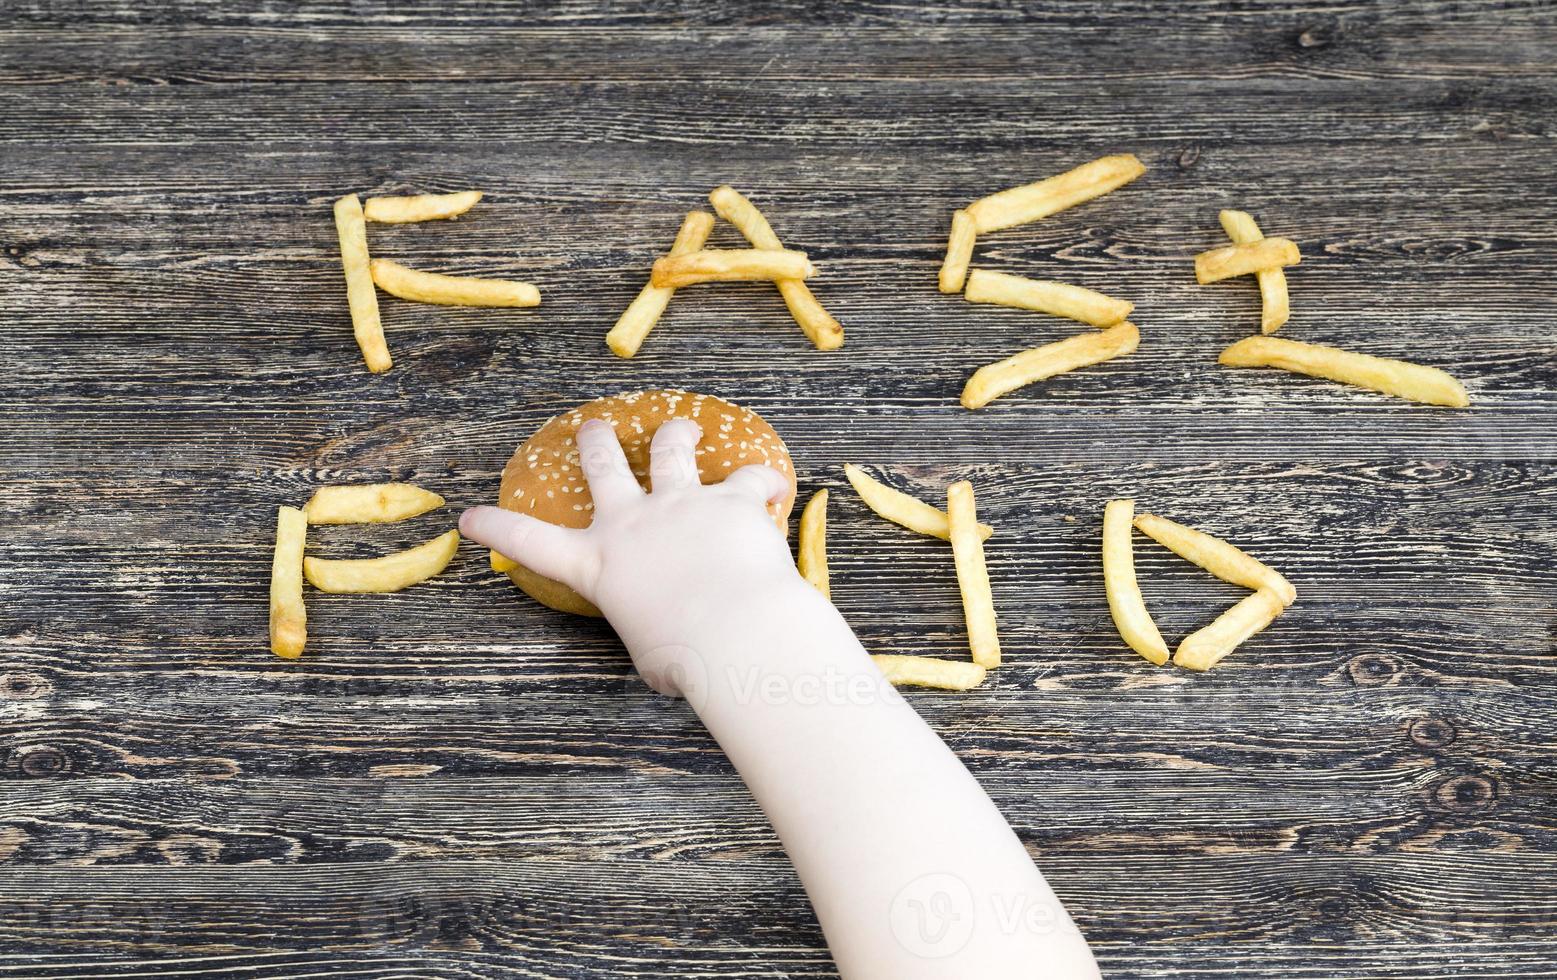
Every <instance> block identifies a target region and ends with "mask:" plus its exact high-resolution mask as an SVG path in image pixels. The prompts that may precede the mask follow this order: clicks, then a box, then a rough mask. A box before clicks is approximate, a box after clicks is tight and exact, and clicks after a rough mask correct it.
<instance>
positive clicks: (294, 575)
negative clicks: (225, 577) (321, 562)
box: [270, 507, 308, 660]
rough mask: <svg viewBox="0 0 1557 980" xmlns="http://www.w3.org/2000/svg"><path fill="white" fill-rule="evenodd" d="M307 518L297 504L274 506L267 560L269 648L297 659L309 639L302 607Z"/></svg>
mask: <svg viewBox="0 0 1557 980" xmlns="http://www.w3.org/2000/svg"><path fill="white" fill-rule="evenodd" d="M307 538H308V519H307V518H306V517H304V516H303V512H302V511H300V510H298V509H297V508H296V507H280V508H277V510H276V553H275V556H274V557H273V558H272V559H271V564H270V652H271V653H274V654H275V655H276V656H278V657H285V658H286V659H288V660H296V659H297V658H298V657H301V656H302V655H303V646H304V644H306V643H307V642H308V613H307V611H306V610H304V608H303V544H304V542H305V541H306V540H307Z"/></svg>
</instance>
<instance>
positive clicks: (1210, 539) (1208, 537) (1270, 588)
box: [1135, 514, 1297, 606]
mask: <svg viewBox="0 0 1557 980" xmlns="http://www.w3.org/2000/svg"><path fill="white" fill-rule="evenodd" d="M1135 526H1136V528H1137V529H1138V530H1139V531H1140V532H1141V533H1142V534H1144V535H1146V536H1147V537H1149V538H1151V539H1152V540H1153V541H1155V542H1157V543H1158V544H1160V545H1162V546H1163V547H1164V548H1167V549H1168V550H1169V551H1171V552H1173V553H1174V554H1176V555H1178V556H1179V557H1180V558H1186V559H1188V560H1189V561H1192V562H1194V563H1195V564H1196V565H1199V566H1200V567H1201V568H1204V569H1205V570H1206V571H1208V572H1210V573H1211V574H1212V575H1215V576H1216V577H1217V578H1219V579H1221V580H1222V581H1224V582H1231V583H1233V584H1234V585H1241V586H1243V587H1244V588H1246V589H1256V590H1264V591H1266V592H1269V593H1270V594H1271V595H1274V596H1275V597H1276V598H1278V599H1280V600H1281V602H1282V605H1286V606H1290V605H1291V604H1292V603H1293V602H1294V601H1295V600H1296V599H1297V590H1296V589H1294V588H1293V587H1292V583H1291V582H1288V581H1287V580H1286V578H1285V577H1284V576H1283V575H1282V574H1281V573H1280V572H1278V571H1276V570H1275V569H1274V568H1271V567H1270V566H1269V565H1267V564H1265V563H1264V562H1262V561H1260V560H1259V559H1257V558H1255V557H1254V556H1252V555H1250V554H1248V553H1247V552H1245V551H1243V550H1242V549H1240V548H1237V547H1235V546H1233V545H1232V544H1230V543H1229V542H1227V541H1223V540H1222V539H1221V538H1219V537H1216V536H1215V535H1212V534H1207V533H1206V532H1204V531H1197V530H1195V529H1194V528H1192V527H1185V526H1184V525H1183V524H1180V523H1178V522H1177V521H1170V520H1168V519H1167V518H1166V517H1158V516H1157V515H1155V514H1141V515H1140V516H1138V517H1136V519H1135Z"/></svg>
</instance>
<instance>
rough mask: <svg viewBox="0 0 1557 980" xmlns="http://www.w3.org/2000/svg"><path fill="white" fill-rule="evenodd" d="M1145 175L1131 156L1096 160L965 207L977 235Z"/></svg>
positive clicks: (1060, 208) (1031, 218) (1040, 215)
mask: <svg viewBox="0 0 1557 980" xmlns="http://www.w3.org/2000/svg"><path fill="white" fill-rule="evenodd" d="M1145 172H1146V165H1145V164H1143V163H1141V161H1140V160H1137V159H1136V157H1135V154H1133V153H1120V154H1117V155H1115V156H1107V157H1099V158H1098V159H1096V160H1093V161H1092V162H1091V163H1083V164H1082V165H1081V166H1079V167H1077V168H1076V169H1074V170H1069V171H1066V172H1065V173H1062V174H1059V175H1058V176H1054V177H1050V178H1048V179H1047V180H1040V181H1038V182H1037V183H1034V184H1025V185H1023V186H1021V187H1013V188H1011V189H1010V190H1004V191H1001V192H1000V193H998V194H991V195H989V196H988V197H984V198H980V199H979V200H977V201H974V202H973V203H972V204H970V205H968V209H967V210H968V214H969V216H970V217H972V218H973V224H974V228H975V230H976V231H977V232H978V233H979V234H980V235H982V234H985V233H986V232H991V231H999V230H1000V229H1002V228H1012V227H1015V226H1016V225H1024V224H1026V223H1027V222H1029V221H1037V220H1038V219H1039V218H1047V217H1048V216H1049V215H1051V214H1055V213H1057V212H1059V211H1064V210H1065V209H1066V208H1072V207H1075V206H1076V205H1078V204H1081V203H1082V202H1084V201H1090V200H1092V199H1093V198H1094V197H1102V196H1103V195H1104V194H1107V193H1108V192H1109V191H1114V190H1118V189H1119V188H1121V187H1123V186H1124V185H1126V184H1128V183H1129V182H1130V181H1132V180H1134V179H1135V178H1137V177H1139V176H1141V174H1144V173H1145Z"/></svg>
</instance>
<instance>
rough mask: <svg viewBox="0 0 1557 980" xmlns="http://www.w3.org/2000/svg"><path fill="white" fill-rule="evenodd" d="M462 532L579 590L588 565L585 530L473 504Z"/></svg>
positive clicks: (462, 519) (465, 515)
mask: <svg viewBox="0 0 1557 980" xmlns="http://www.w3.org/2000/svg"><path fill="white" fill-rule="evenodd" d="M460 533H461V534H463V535H464V536H465V537H467V538H470V539H471V540H472V541H477V542H480V543H481V544H484V545H486V546H487V547H488V548H491V549H493V550H495V551H499V552H502V553H503V554H505V555H507V556H508V557H510V558H512V559H513V560H514V561H516V562H518V563H519V564H521V565H523V566H524V567H525V568H528V569H529V570H530V571H532V572H534V573H536V574H537V575H544V576H545V577H546V578H550V579H556V580H557V581H559V582H561V583H562V584H563V585H566V586H568V587H569V588H572V589H575V590H576V589H577V588H578V582H579V579H580V577H581V574H582V572H583V569H584V568H585V566H586V565H587V555H588V551H587V549H588V545H587V544H586V542H585V539H584V536H583V535H584V532H583V531H578V530H575V529H573V528H568V527H558V526H557V525H555V524H547V523H546V522H545V521H540V520H536V519H535V518H533V517H531V516H530V515H529V514H516V513H514V512H513V511H511V510H502V509H500V508H497V507H472V508H471V509H469V510H467V511H466V512H465V513H463V514H461V515H460Z"/></svg>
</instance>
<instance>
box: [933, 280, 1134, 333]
mask: <svg viewBox="0 0 1557 980" xmlns="http://www.w3.org/2000/svg"><path fill="white" fill-rule="evenodd" d="M962 295H963V297H964V298H966V299H967V301H968V302H970V303H993V304H995V305H996V306H1014V307H1016V308H1017V309H1022V310H1036V311H1038V312H1039V313H1049V314H1053V315H1054V316H1062V317H1065V318H1066V319H1069V320H1080V321H1081V322H1082V323H1089V324H1091V325H1092V326H1094V327H1111V326H1113V325H1114V324H1116V323H1120V322H1122V321H1123V320H1124V318H1125V317H1127V316H1129V315H1130V311H1131V310H1133V309H1135V304H1134V303H1131V302H1129V301H1128V300H1122V299H1114V298H1113V297H1111V296H1104V295H1103V294H1102V293H1097V292H1093V291H1092V290H1090V289H1083V288H1082V287H1080V286H1069V285H1066V284H1065V283H1062V282H1044V281H1041V280H1038V279H1024V278H1022V277H1021V276H1012V275H1007V274H1006V273H1004V272H990V271H988V270H987V269H974V270H973V272H972V273H971V274H970V275H969V276H968V288H967V289H966V290H965V291H964V292H963V294H962Z"/></svg>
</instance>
